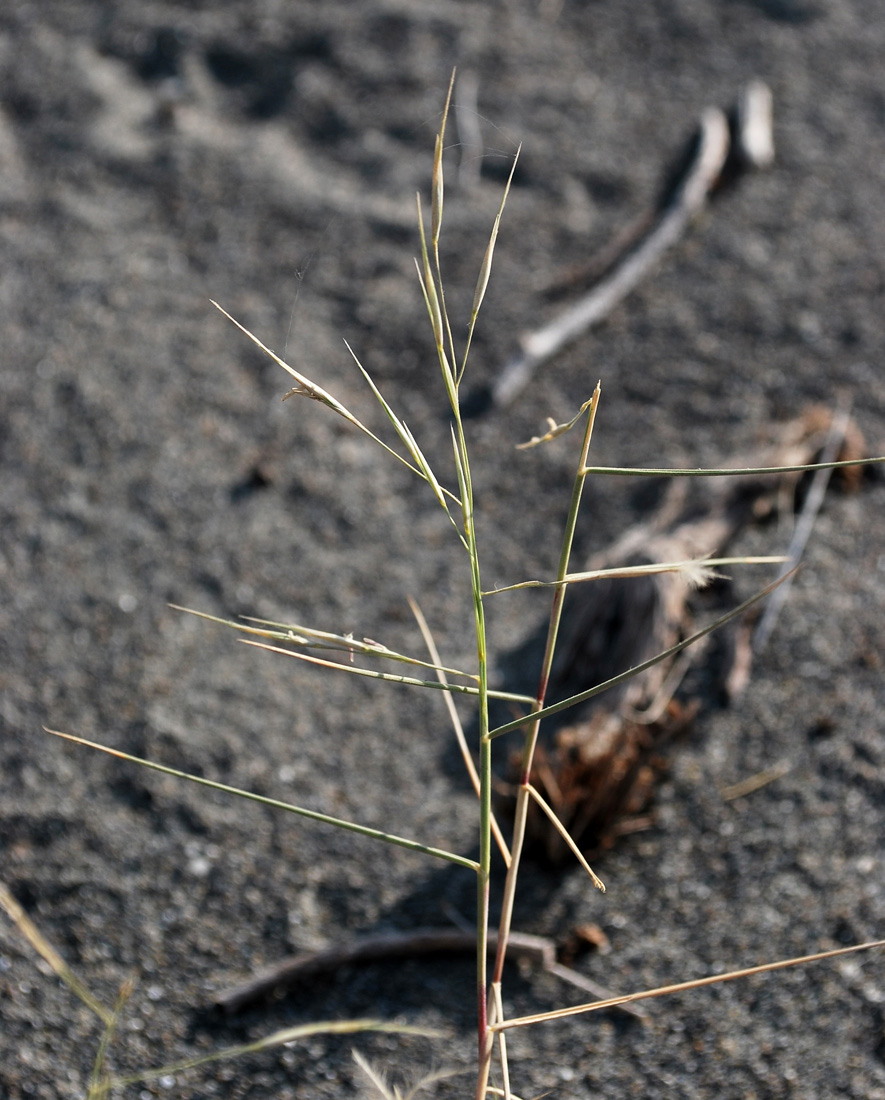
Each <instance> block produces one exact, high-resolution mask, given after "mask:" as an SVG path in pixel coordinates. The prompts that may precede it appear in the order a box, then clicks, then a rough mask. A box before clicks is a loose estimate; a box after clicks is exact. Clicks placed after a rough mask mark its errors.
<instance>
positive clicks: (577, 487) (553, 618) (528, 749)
mask: <svg viewBox="0 0 885 1100" xmlns="http://www.w3.org/2000/svg"><path fill="white" fill-rule="evenodd" d="M599 395H600V386H599V383H597V385H596V389H595V390H594V391H593V398H592V400H591V402H590V411H589V414H588V416H587V427H586V429H585V430H584V440H583V443H582V445H581V457H580V461H579V463H578V472H577V474H576V475H575V481H574V485H573V487H572V498H571V502H570V504H569V512H568V518H567V519H566V523H565V530H564V532H563V539H562V549H561V551H560V555H559V567H558V569H557V574H556V587H555V589H554V592H553V604H552V607H551V610H550V623H549V626H548V628H547V643H546V645H545V648H544V659H543V661H542V664H541V674H540V677H539V680H538V693H537V697H536V699H535V703H534V706H533V715H532V716H530V718H529V720H530V721H531V726H530V727H529V730H528V732H527V734H526V739H525V747H524V749H523V756H522V764H521V776H520V785H519V791H518V792H517V796H516V813H515V815H514V822H513V840H512V845H511V853H510V866H509V868H508V869H507V877H506V880H505V883H504V901H503V905H502V910H501V921H500V924H499V928H498V948H497V952H496V955H495V968H494V971H493V973H492V982H493V983H500V982H501V979H502V976H503V970H504V960H505V958H506V955H507V941H508V939H509V936H510V926H511V923H512V920H513V904H514V900H515V897H516V881H517V876H518V874H519V863H520V858H521V856H522V849H523V844H524V842H525V826H526V820H527V816H528V803H529V797H530V795H529V776H530V774H531V768H532V760H533V758H534V754H535V748H536V746H537V743H538V732H539V729H540V725H541V719H540V717H538V715H539V714H540V712H541V711H542V710H543V708H544V700H545V698H546V696H547V687H548V684H549V682H550V672H551V669H552V667H553V654H554V653H555V651H556V639H557V636H558V634H559V626H560V622H561V621H562V607H563V601H564V599H565V592H566V588H568V584H567V582H566V581H565V576H566V574H567V573H568V566H569V559H570V558H571V552H572V544H573V543H574V538H575V527H576V525H577V522H578V512H579V510H580V507H581V496H582V494H583V491H584V481H585V478H586V474H585V472H584V471H585V469H586V464H587V454H588V453H589V450H590V440H591V438H592V436H593V424H594V422H595V420H596V408H597V406H598V404H599Z"/></svg>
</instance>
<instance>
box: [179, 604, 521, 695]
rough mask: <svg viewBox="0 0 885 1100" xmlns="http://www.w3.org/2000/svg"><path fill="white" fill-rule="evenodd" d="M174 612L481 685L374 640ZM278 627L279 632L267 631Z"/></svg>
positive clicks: (457, 671)
mask: <svg viewBox="0 0 885 1100" xmlns="http://www.w3.org/2000/svg"><path fill="white" fill-rule="evenodd" d="M169 607H171V608H172V609H173V610H174V611H183V612H185V614H187V615H195V616H196V617H197V618H199V619H206V620H207V621H208V622H210V623H218V624H219V625H220V626H228V627H231V628H232V629H233V630H237V631H239V632H240V633H241V634H254V635H256V636H257V637H259V638H274V639H275V640H276V641H279V642H288V643H289V644H290V645H298V646H304V647H305V648H309V649H328V650H331V651H333V652H335V653H347V654H348V655H352V654H354V653H360V654H363V655H364V656H367V657H380V658H384V659H386V660H389V661H399V662H401V663H402V664H407V665H414V666H415V667H416V668H426V669H429V670H430V671H431V672H445V673H446V674H447V675H449V676H461V677H462V678H463V679H465V680H473V681H474V682H475V683H478V682H479V677H478V676H477V675H475V674H474V673H472V672H462V671H461V670H460V669H458V668H448V667H445V666H443V665H434V664H432V663H431V662H430V661H422V660H421V658H420V657H409V656H408V655H407V654H405V653H397V652H396V650H393V649H388V647H387V646H386V645H382V644H381V642H376V641H373V640H372V639H371V638H355V637H353V635H351V634H333V633H330V632H328V631H325V630H314V629H312V628H310V627H306V626H300V625H298V624H292V625H287V624H286V623H276V622H271V621H269V620H267V619H254V618H252V617H250V616H246V615H244V616H243V621H242V622H240V621H238V620H237V619H222V618H220V617H219V616H218V615H210V614H209V613H208V612H207V611H195V610H194V609H193V608H190V607H181V606H179V605H178V604H174V603H171V604H169ZM246 623H260V624H263V626H262V627H255V626H247V625H246ZM267 627H275V628H276V629H266V628H267ZM521 699H524V700H525V701H526V702H531V699H530V698H529V697H528V696H522V697H521Z"/></svg>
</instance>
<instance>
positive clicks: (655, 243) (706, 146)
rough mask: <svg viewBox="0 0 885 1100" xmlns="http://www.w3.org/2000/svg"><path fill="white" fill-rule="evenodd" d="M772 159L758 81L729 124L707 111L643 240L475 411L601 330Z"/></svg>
mask: <svg viewBox="0 0 885 1100" xmlns="http://www.w3.org/2000/svg"><path fill="white" fill-rule="evenodd" d="M773 158H774V146H773V139H772V130H771V93H770V91H769V90H768V88H767V87H766V86H765V85H764V84H761V83H759V82H758V81H757V82H753V83H752V84H749V85H748V86H747V87H746V88H745V89H744V90H743V92H742V93H741V95H740V97H739V100H738V104H737V106H736V107H735V108H734V110H733V112H732V117H731V119H728V118H727V117H726V115H725V113H724V112H723V111H720V110H719V109H718V108H710V109H709V110H707V111H705V112H704V114H703V116H702V117H701V120H700V124H699V128H698V131H697V133H696V134H695V135H694V136H693V137H692V139H691V141H690V142H689V145H688V148H687V154H686V155H685V156H684V158H683V159H684V164H683V165H682V166H681V168H680V170H679V171H678V173H677V176H676V179H675V181H668V185H667V187H666V189H665V191H664V193H663V195H662V197H661V199H660V200H659V201H658V204H657V206H656V207H655V209H654V210H652V211H651V212H649V214H648V215H644V216H642V217H640V218H639V219H638V220H637V222H636V223H635V224H636V226H637V227H638V229H639V230H640V233H639V237H638V240H637V239H636V236H635V233H634V232H631V233H629V234H628V240H627V241H626V242H624V244H623V247H622V249H621V251H620V253H619V255H618V256H617V257H616V258H615V259H613V260H612V261H611V262H610V263H608V264H607V266H606V273H605V274H604V275H603V277H602V278H600V280H599V282H597V284H596V285H595V286H594V287H593V289H592V290H591V291H589V293H588V294H587V295H586V296H585V297H583V298H581V299H580V300H579V301H577V302H575V303H574V305H572V306H570V307H569V308H568V309H567V310H565V312H563V313H561V314H560V315H559V316H558V317H556V318H555V319H554V320H553V321H551V322H550V323H549V324H547V325H544V326H543V327H541V328H539V329H536V330H534V331H533V332H528V333H525V334H523V336H522V337H521V338H520V344H521V348H520V351H519V353H518V354H517V355H516V356H515V357H514V358H512V359H511V360H510V362H508V363H507V365H506V366H505V367H504V369H503V370H502V371H501V374H500V376H499V377H498V379H497V380H496V381H495V383H494V384H493V386H492V387H491V390H490V392H489V393H488V394H486V395H485V398H484V400H479V401H478V403H477V411H485V409H486V408H488V407H498V408H502V407H505V406H507V405H509V404H510V402H511V401H513V399H514V398H515V397H516V396H517V394H519V393H520V392H521V391H522V390H523V389H524V388H525V387H526V386H527V385H528V383H529V381H530V380H531V378H532V376H533V374H534V372H535V371H536V370H537V368H538V367H539V366H541V364H543V363H545V362H546V361H547V360H548V359H550V358H552V357H553V356H554V355H555V354H556V353H557V352H558V351H560V350H561V349H562V348H563V347H565V346H566V344H569V343H571V342H572V341H573V340H575V339H576V338H577V337H578V336H580V335H581V334H582V333H584V332H586V331H587V330H588V329H590V328H592V327H593V326H594V325H598V324H599V323H600V322H601V321H602V320H604V319H605V318H606V317H607V316H608V315H609V314H610V313H611V311H612V310H613V309H614V308H615V306H617V305H618V304H619V303H620V302H622V301H623V300H624V298H626V297H627V295H628V294H629V293H630V292H631V291H632V290H633V289H634V288H635V287H636V286H637V285H638V284H639V283H640V282H641V281H642V280H643V279H644V278H645V277H646V276H647V275H648V274H649V272H650V271H651V270H652V268H653V267H654V266H655V264H656V263H657V262H658V260H659V259H660V258H661V256H662V255H663V254H664V252H666V250H667V249H668V248H670V247H671V246H672V245H673V244H675V243H676V241H678V240H679V238H680V237H681V236H682V235H683V234H684V233H685V231H686V229H687V227H688V225H689V224H690V223H691V221H692V219H693V218H694V217H695V216H696V215H697V213H698V212H699V211H700V210H701V208H702V207H703V206H704V204H705V202H706V201H707V199H708V198H709V196H710V195H711V193H712V192H713V191H714V190H715V189H716V188H717V187H718V186H719V185H720V184H721V183H723V182H724V181H726V180H731V179H734V178H735V176H736V175H738V174H739V173H740V172H741V171H742V170H745V169H747V168H764V167H767V166H768V165H769V164H770V163H771V161H772V160H773Z"/></svg>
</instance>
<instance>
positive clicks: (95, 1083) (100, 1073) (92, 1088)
mask: <svg viewBox="0 0 885 1100" xmlns="http://www.w3.org/2000/svg"><path fill="white" fill-rule="evenodd" d="M134 989H135V979H134V978H127V980H126V981H125V982H123V984H122V986H121V987H120V992H119V993H118V994H117V1000H116V1003H115V1004H114V1014H113V1019H112V1020H111V1022H110V1023H109V1024H107V1025H106V1027H105V1029H104V1031H103V1032H102V1036H101V1041H100V1042H99V1044H98V1051H97V1053H96V1055H95V1062H94V1063H93V1066H92V1076H91V1078H90V1081H89V1092H88V1094H87V1095H88V1100H104V1098H105V1097H106V1096H107V1095H108V1093H109V1092H110V1089H111V1083H110V1081H109V1080H108V1078H107V1077H106V1076H105V1072H104V1066H105V1061H106V1059H107V1055H108V1048H109V1047H110V1045H111V1043H112V1041H113V1038H114V1033H115V1032H116V1030H117V1026H118V1024H119V1022H120V1016H121V1015H122V1012H123V1008H124V1007H125V1005H126V1002H127V1001H128V1000H129V998H130V997H131V996H132V993H133V990H134Z"/></svg>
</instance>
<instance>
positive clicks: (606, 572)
mask: <svg viewBox="0 0 885 1100" xmlns="http://www.w3.org/2000/svg"><path fill="white" fill-rule="evenodd" d="M789 560H790V558H789V557H787V556H785V555H784V554H775V555H773V556H770V557H744V558H689V559H687V560H686V561H670V562H659V563H657V562H656V563H654V564H650V565H622V566H614V567H612V568H610V569H590V570H587V571H586V572H583V573H566V575H565V576H564V577H563V578H562V580H555V581H519V582H517V583H516V584H507V585H502V586H501V587H500V588H490V589H489V590H488V591H487V592H483V595H484V596H497V595H498V593H499V592H513V591H515V590H516V589H517V588H556V587H557V586H559V585H561V584H563V583H566V584H581V583H583V582H584V581H598V580H602V579H603V578H606V577H607V578H610V579H614V578H623V579H626V578H628V577H647V576H653V575H655V574H658V573H683V574H685V579H686V580H687V581H688V582H689V584H691V585H692V586H696V587H699V586H700V585H701V584H705V583H707V582H708V581H711V580H715V579H717V578H721V574H718V573H714V572H712V570H713V569H714V568H719V567H720V566H723V565H780V564H782V563H783V562H786V561H789Z"/></svg>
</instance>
